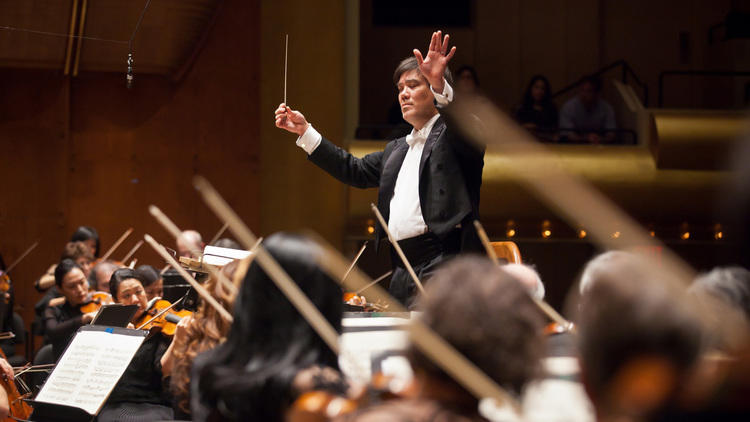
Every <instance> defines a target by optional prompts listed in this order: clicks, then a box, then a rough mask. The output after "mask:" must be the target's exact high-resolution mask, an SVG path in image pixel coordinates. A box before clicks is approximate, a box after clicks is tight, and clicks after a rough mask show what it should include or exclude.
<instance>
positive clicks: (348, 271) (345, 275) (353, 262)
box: [344, 240, 367, 280]
mask: <svg viewBox="0 0 750 422" xmlns="http://www.w3.org/2000/svg"><path fill="white" fill-rule="evenodd" d="M365 248H367V241H366V240H365V243H363V244H362V247H361V248H359V252H357V255H356V256H355V257H354V259H353V260H352V264H351V265H349V269H347V270H346V273H345V274H344V280H346V277H347V276H348V275H349V273H350V272H352V270H353V269H354V266H355V265H357V261H359V257H360V256H362V254H363V253H364V252H365Z"/></svg>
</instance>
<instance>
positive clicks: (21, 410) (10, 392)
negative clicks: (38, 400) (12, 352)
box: [0, 349, 34, 422]
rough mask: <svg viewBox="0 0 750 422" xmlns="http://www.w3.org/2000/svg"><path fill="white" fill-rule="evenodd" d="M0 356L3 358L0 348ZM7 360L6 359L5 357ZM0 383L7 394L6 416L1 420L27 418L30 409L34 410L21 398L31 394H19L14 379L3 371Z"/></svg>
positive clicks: (8, 420)
mask: <svg viewBox="0 0 750 422" xmlns="http://www.w3.org/2000/svg"><path fill="white" fill-rule="evenodd" d="M0 356H1V357H2V358H3V359H6V358H5V353H3V351H2V350H1V349H0ZM6 360H7V359H6ZM0 385H1V386H2V387H3V389H5V393H6V395H7V396H8V410H9V412H8V417H7V418H5V419H4V420H3V421H2V422H13V421H17V420H28V419H29V416H31V412H32V410H34V409H33V408H32V407H31V406H29V404H28V403H26V402H25V401H24V400H23V399H25V398H27V397H28V396H30V395H31V393H27V394H21V393H20V392H19V391H18V386H16V382H15V380H11V379H10V378H8V376H7V375H6V374H5V373H4V372H3V373H2V376H0Z"/></svg>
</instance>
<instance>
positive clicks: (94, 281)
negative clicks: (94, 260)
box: [89, 260, 120, 292]
mask: <svg viewBox="0 0 750 422" xmlns="http://www.w3.org/2000/svg"><path fill="white" fill-rule="evenodd" d="M118 268H120V266H119V265H117V264H115V263H114V262H112V261H110V260H106V261H101V262H99V263H98V264H96V265H94V268H93V269H92V270H91V273H90V274H89V287H90V288H91V290H93V291H95V292H109V279H110V278H111V277H112V273H113V272H115V270H116V269H118Z"/></svg>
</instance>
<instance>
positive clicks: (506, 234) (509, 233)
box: [505, 229, 516, 237]
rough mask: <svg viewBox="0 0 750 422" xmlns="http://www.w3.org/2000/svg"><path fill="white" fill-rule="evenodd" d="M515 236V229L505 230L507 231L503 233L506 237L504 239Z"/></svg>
mask: <svg viewBox="0 0 750 422" xmlns="http://www.w3.org/2000/svg"><path fill="white" fill-rule="evenodd" d="M515 235H516V230H515V229H508V230H507V231H506V232H505V236H506V237H513V236H515Z"/></svg>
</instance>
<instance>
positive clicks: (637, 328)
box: [577, 252, 702, 421]
mask: <svg viewBox="0 0 750 422" xmlns="http://www.w3.org/2000/svg"><path fill="white" fill-rule="evenodd" d="M581 283H582V285H583V286H582V291H583V294H582V298H581V304H580V315H579V317H578V321H577V326H578V333H579V347H580V356H581V369H582V370H581V374H582V380H583V384H584V386H585V388H586V392H587V393H588V395H589V397H590V398H591V401H592V403H593V404H594V407H595V409H596V414H597V420H603V421H606V420H621V421H636V420H638V421H648V420H655V419H653V418H654V417H655V416H657V415H659V414H660V413H662V412H664V411H665V409H666V408H667V407H668V406H670V403H671V402H672V401H673V400H674V399H675V397H676V396H677V395H678V391H679V390H680V388H681V387H683V386H685V385H686V382H687V380H688V377H689V375H690V374H691V372H692V370H693V369H694V364H695V363H696V361H697V359H698V357H699V355H700V351H701V342H702V338H701V328H700V327H701V325H700V321H699V319H698V316H697V313H696V310H697V308H695V307H694V306H693V304H692V303H688V302H687V301H686V294H685V291H684V290H682V288H681V287H679V286H678V287H674V286H670V285H667V284H666V283H665V282H664V280H663V276H661V275H659V274H658V273H657V272H656V271H654V269H653V268H650V267H648V266H647V265H646V264H645V263H644V262H643V261H642V260H641V259H640V258H638V257H637V256H635V255H630V254H627V253H623V252H608V253H605V254H602V255H600V256H598V257H596V258H594V259H593V260H592V261H591V262H590V263H589V264H588V265H587V268H586V270H585V271H584V274H583V276H582V279H581ZM693 404H695V403H693ZM662 416H663V415H662ZM664 420H683V419H681V418H679V417H678V418H673V419H671V418H666V419H664Z"/></svg>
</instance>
